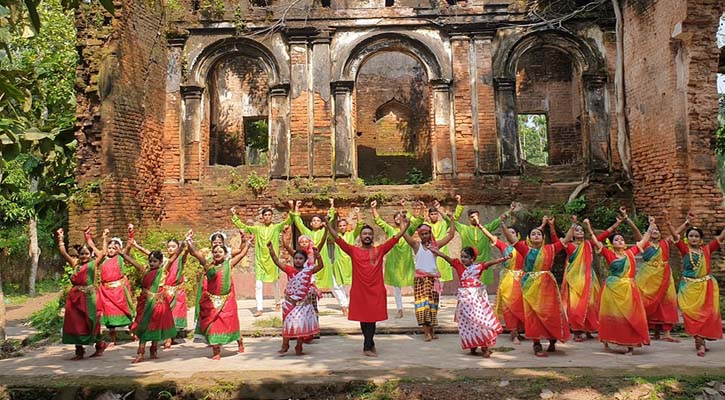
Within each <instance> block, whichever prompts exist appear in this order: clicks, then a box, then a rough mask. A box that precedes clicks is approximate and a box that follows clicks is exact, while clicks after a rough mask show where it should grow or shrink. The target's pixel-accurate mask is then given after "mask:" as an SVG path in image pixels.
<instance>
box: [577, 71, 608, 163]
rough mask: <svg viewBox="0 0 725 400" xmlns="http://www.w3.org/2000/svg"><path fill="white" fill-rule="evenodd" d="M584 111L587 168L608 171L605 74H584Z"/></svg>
mask: <svg viewBox="0 0 725 400" xmlns="http://www.w3.org/2000/svg"><path fill="white" fill-rule="evenodd" d="M583 78H584V79H583V80H584V111H585V113H586V126H587V128H588V130H589V135H588V139H589V146H588V152H589V168H590V169H591V170H592V171H609V169H610V165H611V143H610V139H609V137H610V136H609V113H608V112H607V102H608V99H607V90H606V86H605V84H606V82H607V77H606V76H605V75H598V74H597V75H584V77H583Z"/></svg>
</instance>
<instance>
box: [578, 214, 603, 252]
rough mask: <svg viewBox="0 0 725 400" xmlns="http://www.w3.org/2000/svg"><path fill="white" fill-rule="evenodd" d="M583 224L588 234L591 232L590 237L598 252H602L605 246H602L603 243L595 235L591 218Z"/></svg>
mask: <svg viewBox="0 0 725 400" xmlns="http://www.w3.org/2000/svg"><path fill="white" fill-rule="evenodd" d="M582 223H583V224H584V228H585V229H586V230H587V232H589V237H591V238H592V239H591V240H592V244H593V245H594V247H596V248H597V251H601V250H602V247H604V245H602V242H600V241H599V239H597V235H595V234H594V231H592V224H591V223H590V222H589V218H587V219H585V220H584V221H582Z"/></svg>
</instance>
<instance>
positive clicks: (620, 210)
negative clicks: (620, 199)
mask: <svg viewBox="0 0 725 400" xmlns="http://www.w3.org/2000/svg"><path fill="white" fill-rule="evenodd" d="M619 212H620V213H622V216H623V217H624V219H627V218H629V217H628V216H627V207H625V206H621V207H619Z"/></svg>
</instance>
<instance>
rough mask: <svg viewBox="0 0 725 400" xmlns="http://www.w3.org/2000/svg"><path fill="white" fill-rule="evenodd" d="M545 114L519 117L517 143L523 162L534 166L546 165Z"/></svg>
mask: <svg viewBox="0 0 725 400" xmlns="http://www.w3.org/2000/svg"><path fill="white" fill-rule="evenodd" d="M547 139H548V133H547V126H546V115H545V114H521V115H519V142H520V143H521V154H522V156H523V158H524V160H526V161H528V162H529V163H530V164H534V165H548V163H549V148H548V140H547Z"/></svg>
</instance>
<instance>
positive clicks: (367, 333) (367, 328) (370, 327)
mask: <svg viewBox="0 0 725 400" xmlns="http://www.w3.org/2000/svg"><path fill="white" fill-rule="evenodd" d="M360 329H362V333H363V336H364V337H365V343H364V344H363V351H368V350H374V349H375V341H374V340H373V336H375V322H361V323H360Z"/></svg>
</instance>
